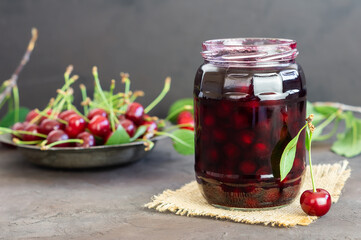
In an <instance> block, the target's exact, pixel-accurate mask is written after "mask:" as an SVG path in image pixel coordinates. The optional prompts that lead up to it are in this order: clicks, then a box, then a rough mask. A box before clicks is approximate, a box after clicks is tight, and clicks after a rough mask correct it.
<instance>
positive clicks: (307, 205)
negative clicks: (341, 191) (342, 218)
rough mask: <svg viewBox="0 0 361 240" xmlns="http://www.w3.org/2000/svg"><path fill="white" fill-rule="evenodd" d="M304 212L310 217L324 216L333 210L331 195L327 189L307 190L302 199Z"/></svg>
mask: <svg viewBox="0 0 361 240" xmlns="http://www.w3.org/2000/svg"><path fill="white" fill-rule="evenodd" d="M300 203H301V207H302V210H303V211H304V212H305V213H307V214H308V215H310V216H318V217H320V216H323V215H325V214H326V213H327V212H328V210H330V208H331V195H330V193H329V192H327V191H326V190H325V189H322V188H317V189H316V192H314V191H313V190H306V191H304V192H303V193H302V195H301V199H300Z"/></svg>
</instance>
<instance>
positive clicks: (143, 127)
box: [130, 126, 147, 142]
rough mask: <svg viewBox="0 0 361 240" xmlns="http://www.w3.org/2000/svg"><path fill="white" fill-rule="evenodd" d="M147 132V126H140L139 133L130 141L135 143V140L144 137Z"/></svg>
mask: <svg viewBox="0 0 361 240" xmlns="http://www.w3.org/2000/svg"><path fill="white" fill-rule="evenodd" d="M145 131H147V126H140V127H139V128H138V129H137V131H136V132H135V133H134V136H133V137H131V138H130V141H131V142H133V141H134V140H136V139H137V138H139V137H140V136H142V135H143V134H144V133H145Z"/></svg>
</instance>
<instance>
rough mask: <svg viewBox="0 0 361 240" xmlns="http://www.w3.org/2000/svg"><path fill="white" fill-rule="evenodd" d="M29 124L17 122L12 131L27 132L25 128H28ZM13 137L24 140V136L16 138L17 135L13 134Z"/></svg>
mask: <svg viewBox="0 0 361 240" xmlns="http://www.w3.org/2000/svg"><path fill="white" fill-rule="evenodd" d="M27 124H28V123H27V122H24V123H22V122H17V123H15V124H14V125H13V126H12V127H11V129H12V130H14V131H24V130H25V127H26V126H27ZM11 136H12V137H13V138H14V137H15V138H20V139H23V134H19V136H16V135H14V134H11Z"/></svg>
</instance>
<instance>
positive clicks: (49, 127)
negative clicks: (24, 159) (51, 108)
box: [39, 119, 63, 135]
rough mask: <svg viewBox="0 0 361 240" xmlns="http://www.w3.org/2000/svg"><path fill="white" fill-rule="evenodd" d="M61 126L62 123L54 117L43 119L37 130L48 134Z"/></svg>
mask: <svg viewBox="0 0 361 240" xmlns="http://www.w3.org/2000/svg"><path fill="white" fill-rule="evenodd" d="M61 128H63V124H61V123H60V122H58V121H56V120H55V119H45V120H44V121H42V122H41V123H40V125H39V132H40V133H43V134H46V135H48V134H49V133H50V132H51V131H53V130H58V129H61Z"/></svg>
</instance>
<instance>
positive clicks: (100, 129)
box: [88, 115, 110, 137]
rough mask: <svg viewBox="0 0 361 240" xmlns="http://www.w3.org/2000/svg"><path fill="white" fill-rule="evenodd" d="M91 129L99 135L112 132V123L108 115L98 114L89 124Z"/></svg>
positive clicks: (103, 135) (104, 135)
mask: <svg viewBox="0 0 361 240" xmlns="http://www.w3.org/2000/svg"><path fill="white" fill-rule="evenodd" d="M88 129H89V131H90V132H91V133H92V134H94V135H95V136H98V137H106V136H108V135H109V132H110V123H109V120H108V119H107V118H106V117H103V116H101V115H96V116H94V117H93V119H92V120H90V122H89V124H88Z"/></svg>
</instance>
